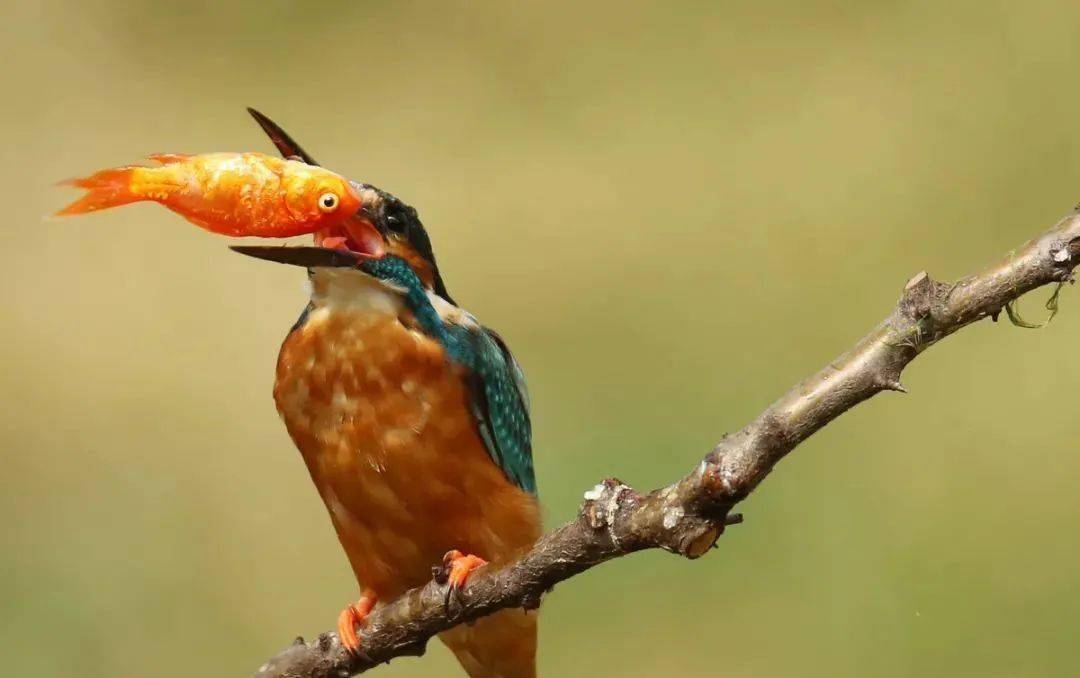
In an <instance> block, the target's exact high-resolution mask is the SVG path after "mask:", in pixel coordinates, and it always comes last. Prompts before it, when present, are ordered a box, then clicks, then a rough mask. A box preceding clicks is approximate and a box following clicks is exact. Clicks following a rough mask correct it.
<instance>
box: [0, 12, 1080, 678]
mask: <svg viewBox="0 0 1080 678" xmlns="http://www.w3.org/2000/svg"><path fill="white" fill-rule="evenodd" d="M0 11H2V12H3V13H4V15H6V16H4V17H3V19H4V20H3V21H2V23H0V25H2V28H0V32H2V34H3V40H2V41H0V57H2V58H3V61H4V67H3V69H2V73H0V78H2V79H3V82H2V83H0V84H2V91H3V92H4V97H3V105H2V106H0V122H2V124H3V129H4V134H3V144H0V153H2V154H3V159H4V162H3V164H2V166H0V180H2V181H0V186H2V189H0V190H2V191H3V209H4V213H5V214H4V225H3V227H2V228H0V246H2V248H3V252H4V255H5V256H4V262H5V265H4V277H5V279H6V287H7V293H6V294H5V295H4V297H3V301H2V303H0V332H2V336H3V337H4V350H3V353H2V355H3V369H2V371H0V389H2V391H0V393H2V399H3V403H2V404H3V406H2V407H0V427H2V428H0V434H2V438H0V447H2V451H0V453H2V454H3V460H2V462H3V466H2V469H3V470H2V471H0V511H2V515H3V542H2V544H0V609H2V610H3V615H2V616H0V654H2V656H3V663H4V672H5V674H6V675H10V676H69V675H80V676H109V677H124V676H147V675H154V676H189V675H221V676H226V675H230V676H234V675H247V674H248V673H250V672H251V671H252V670H254V669H255V668H256V667H257V666H258V665H259V664H260V663H261V661H262V660H263V659H265V658H266V657H268V656H269V655H270V654H272V653H274V652H275V651H277V650H278V649H280V648H281V647H283V646H284V645H285V644H287V643H288V642H289V640H290V639H291V638H292V637H293V636H294V635H296V634H303V635H305V636H309V635H311V634H313V633H316V632H319V631H322V630H325V629H328V628H330V627H331V626H332V623H333V621H334V619H335V618H336V614H337V612H338V610H339V609H340V608H341V606H342V605H343V604H345V603H346V602H347V601H348V600H349V599H350V598H353V597H354V595H355V591H356V587H355V583H354V581H353V580H352V577H351V574H350V572H349V570H348V567H347V565H346V562H345V558H344V557H343V555H342V553H341V552H340V549H339V547H338V545H337V543H336V540H335V538H334V536H333V534H332V532H331V529H330V525H329V521H328V519H327V518H326V516H325V515H324V508H323V506H322V505H321V503H320V501H319V499H318V497H317V495H316V493H315V492H314V491H313V488H312V487H311V484H310V481H309V479H308V477H307V473H306V472H305V469H304V467H303V465H302V463H301V460H300V457H299V455H298V454H297V453H296V451H295V450H294V449H293V447H292V444H291V443H290V441H289V439H288V437H287V436H286V434H285V431H284V428H283V426H282V425H281V423H280V422H279V421H278V417H277V414H276V413H275V411H274V407H273V403H272V401H271V397H270V389H271V383H272V379H273V365H274V360H275V357H276V355H277V350H278V346H279V343H280V341H281V339H282V337H283V336H284V334H285V332H286V330H287V329H288V327H289V326H290V324H291V323H292V322H293V320H294V319H295V318H296V316H297V315H298V313H299V311H300V309H301V307H302V306H303V304H304V296H303V295H304V293H303V276H302V275H301V274H300V273H299V272H298V271H295V270H288V269H286V268H284V267H280V266H271V265H268V264H264V263H260V262H256V261H253V260H250V259H246V258H244V257H239V256H236V255H234V254H232V253H230V252H229V251H227V249H226V244H227V243H226V241H225V240H223V239H221V238H218V237H215V236H211V235H208V234H206V233H203V232H200V231H199V230H198V229H196V228H194V227H191V226H189V225H187V224H186V223H184V222H183V221H182V220H180V219H179V218H177V217H176V216H175V215H172V214H170V213H168V212H167V211H166V210H163V209H161V208H159V207H157V206H153V205H138V206H133V207H128V208H124V209H120V210H116V211H112V212H106V213H102V214H99V215H92V216H89V217H85V218H81V219H77V220H75V219H73V220H45V219H43V215H46V214H48V213H50V212H52V211H54V210H56V209H57V208H59V207H61V206H62V205H64V204H66V202H68V201H70V200H71V199H73V198H74V196H75V194H74V192H72V191H70V190H67V189H60V188H56V187H55V186H54V182H55V181H56V180H58V179H62V178H65V177H67V176H71V175H75V174H80V173H85V172H87V171H89V170H93V169H97V168H101V167H106V166H110V165H116V164H123V163H127V162H131V161H134V160H137V159H138V158H140V157H142V156H145V155H146V154H147V153H151V152H161V151H179V152H205V151H218V150H261V151H267V152H269V151H270V150H271V149H270V146H269V144H268V142H267V140H266V139H265V138H264V137H263V135H262V133H261V132H260V131H259V130H258V128H257V127H256V126H255V125H254V123H253V122H252V121H251V120H250V119H248V117H247V115H246V113H245V112H244V106H248V105H252V106H257V107H259V108H261V109H262V110H263V111H265V112H266V113H268V114H270V115H271V116H272V117H274V118H275V119H277V120H278V121H279V122H281V123H282V124H283V125H284V126H285V127H286V129H288V130H290V131H291V132H292V133H293V134H294V135H295V136H296V137H297V138H298V139H299V140H300V141H301V142H302V143H303V144H304V145H305V146H306V147H307V148H308V149H309V150H310V151H311V152H312V153H313V154H314V155H315V156H316V157H317V158H319V159H320V160H321V161H322V162H324V163H325V164H326V165H328V166H329V167H331V168H333V169H336V170H338V171H341V172H342V173H345V174H347V175H349V176H351V177H354V178H357V179H362V180H366V181H371V182H373V183H376V184H378V185H380V186H383V187H385V188H387V189H389V190H392V191H393V192H395V193H397V194H398V195H400V196H402V197H403V198H404V199H406V200H407V201H409V202H411V203H412V204H414V205H416V206H417V207H418V208H419V209H420V212H421V215H422V216H423V218H424V221H425V222H426V224H427V225H428V227H429V229H430V231H431V233H432V236H433V239H434V241H435V246H436V250H437V252H438V255H439V260H440V262H441V264H442V266H443V269H444V272H445V275H446V276H447V279H448V281H449V285H450V288H451V290H452V291H453V292H454V295H455V296H456V297H457V298H458V300H459V301H461V302H462V303H463V305H464V306H466V307H467V308H469V309H470V310H471V311H473V312H474V313H476V314H477V315H478V316H479V317H480V318H482V319H483V320H484V321H485V322H486V323H488V324H491V325H493V326H495V327H497V328H498V329H499V330H500V331H501V332H502V333H503V334H504V335H505V336H506V337H507V339H508V341H509V342H510V344H511V345H512V346H513V348H514V350H515V352H516V353H517V355H518V357H519V358H520V360H521V362H522V363H523V364H524V366H525V369H526V372H527V374H528V377H529V383H530V386H531V388H532V392H533V403H534V421H535V426H536V450H537V468H538V471H539V481H540V487H541V495H542V498H543V500H544V503H545V506H546V520H547V522H548V524H549V525H554V524H556V523H559V522H561V521H564V520H566V519H568V518H570V517H571V516H572V515H573V513H574V511H575V509H576V506H577V505H578V503H579V501H580V498H581V494H582V492H583V491H584V490H585V489H587V488H589V487H591V486H592V485H593V484H594V483H595V482H596V481H597V480H598V479H600V478H601V477H603V476H605V475H617V476H619V477H620V478H622V479H623V480H625V481H627V482H629V483H631V484H633V485H634V486H636V487H640V488H642V489H645V488H650V487H655V486H657V485H660V484H663V483H666V482H668V481H669V480H671V479H673V478H674V477H676V476H677V475H678V474H681V473H682V472H684V471H685V470H686V469H688V468H689V467H690V466H691V465H692V464H693V463H694V462H695V461H696V460H697V459H698V458H699V457H700V456H701V455H702V454H703V453H704V452H705V451H707V450H708V449H709V447H710V445H711V444H712V443H713V442H714V441H715V440H716V439H717V438H718V437H719V436H720V434H722V433H723V432H725V431H731V430H734V429H736V428H738V427H740V426H742V425H743V424H744V423H745V422H746V421H747V420H749V419H750V418H751V417H753V416H754V415H755V414H756V413H757V412H759V411H760V410H761V408H763V407H764V406H765V405H767V404H768V403H769V402H770V401H771V400H772V399H774V398H775V397H777V396H779V395H780V394H781V393H782V392H783V391H784V390H785V389H787V388H788V387H789V386H790V385H792V384H793V383H794V382H796V381H797V380H799V379H801V378H803V377H805V376H807V375H808V374H810V373H811V372H813V371H815V370H816V369H818V368H819V367H821V366H822V365H824V364H825V363H826V362H827V361H829V360H830V359H832V358H833V357H835V356H836V355H837V354H838V353H840V352H841V351H843V350H845V349H846V348H847V347H848V346H849V345H851V344H852V342H853V341H854V340H855V339H857V338H858V337H859V336H860V335H861V334H862V333H864V332H865V331H866V330H868V329H869V328H870V327H871V326H872V325H873V324H874V323H876V322H877V321H878V320H879V319H880V318H881V317H882V316H883V315H884V314H885V313H886V312H887V311H888V310H889V308H890V307H891V305H892V304H893V303H894V301H895V300H896V298H897V296H898V295H899V292H900V290H901V288H902V286H903V284H904V282H905V281H906V280H907V279H908V277H909V276H910V275H912V274H913V273H915V272H917V271H919V270H921V269H926V270H928V271H929V272H930V273H931V274H932V275H934V276H937V277H941V278H953V277H956V276H959V275H962V274H965V273H967V272H970V271H972V270H973V269H975V268H978V267H981V266H983V265H985V264H988V263H990V262H991V261H994V260H996V259H997V258H998V257H1001V256H1002V255H1004V254H1005V253H1006V252H1008V251H1009V250H1010V249H1011V248H1013V247H1016V246H1017V245H1019V244H1020V243H1022V242H1023V241H1025V240H1026V239H1028V238H1029V237H1031V236H1033V235H1035V234H1037V233H1039V232H1040V231H1041V230H1043V229H1044V228H1046V227H1048V226H1050V225H1051V224H1052V223H1053V222H1055V221H1056V220H1057V219H1058V218H1059V217H1060V216H1061V215H1062V214H1064V213H1065V212H1066V211H1067V210H1068V209H1069V207H1070V206H1071V205H1073V204H1074V203H1076V202H1077V201H1078V200H1080V141H1078V139H1080V137H1078V130H1080V117H1078V114H1077V113H1078V111H1080V88H1078V87H1077V83H1078V73H1080V41H1078V40H1077V38H1078V35H1080V6H1077V5H1076V3H1072V2H1051V3H1047V2H1027V3H1018V2H985V1H982V2H956V3H948V6H943V4H942V3H936V2H864V3H845V2H811V3H805V2H795V1H792V0H788V1H785V2H779V3H756V4H755V3H731V2H728V3H715V2H714V3H700V4H698V3H692V4H671V3H656V4H652V5H636V4H632V3H631V4H628V3H623V2H601V3H591V4H589V5H588V6H584V7H583V6H582V4H581V3H577V2H567V3H560V4H555V3H540V2H529V3H513V4H512V5H510V4H504V3H498V2H488V3H447V2H444V3H438V4H435V3H412V2H348V3H344V2H320V3H306V2H303V3H302V2H295V3H286V2H267V1H263V2H251V3H243V4H242V3H218V2H209V1H188V2H183V3H138V2H135V3H132V2H119V1H115V2H107V1H104V0H89V1H88V0H80V1H74V0H72V1H69V2H59V1H55V0H52V1H48V2H37V3H7V4H6V5H5V6H4V8H3V10H0ZM1047 294H1048V291H1046V290H1041V291H1039V293H1038V294H1037V295H1033V296H1032V298H1029V299H1025V300H1024V304H1023V309H1024V310H1025V311H1026V313H1027V315H1029V316H1031V318H1032V319H1037V318H1039V317H1040V316H1041V315H1042V314H1043V313H1044V312H1043V311H1042V309H1041V303H1042V301H1044V300H1045V297H1046V295H1047ZM1036 296H1037V298H1036ZM1077 301H1078V300H1077V297H1076V295H1075V293H1074V292H1073V290H1066V293H1065V294H1064V295H1063V298H1062V306H1063V311H1062V314H1061V315H1060V316H1059V318H1058V319H1056V320H1055V321H1054V323H1053V324H1052V325H1051V326H1050V327H1049V328H1047V329H1045V330H1043V331H1037V332H1036V331H1028V330H1022V329H1017V328H1014V327H1012V326H1010V325H1009V324H1008V323H1000V324H997V325H994V324H991V323H989V322H986V323H982V324H980V325H979V326H977V327H974V328H972V329H970V330H967V331H965V332H963V333H962V334H961V335H959V336H957V337H955V338H953V339H950V340H949V341H947V342H944V343H943V344H942V345H941V346H940V347H936V348H934V349H933V350H932V351H930V352H929V353H928V354H927V355H926V356H924V357H923V358H922V359H920V360H919V361H918V362H917V363H916V364H915V365H914V366H913V367H912V368H911V369H910V370H909V371H908V373H907V374H906V377H905V382H906V383H907V385H908V387H909V388H910V389H911V392H912V394H911V395H909V396H900V395H896V394H886V395H883V396H880V397H878V398H876V399H874V400H873V401H871V402H869V403H868V404H866V405H864V406H862V407H860V408H859V409H858V410H857V411H855V412H852V413H851V414H849V415H848V416H845V417H843V418H842V419H841V420H840V421H838V422H836V423H835V424H834V425H832V426H829V427H828V428H827V429H825V430H824V431H822V432H821V433H819V434H818V435H817V436H815V437H814V438H813V439H811V440H810V441H809V442H807V443H806V444H805V445H803V446H802V447H800V448H799V449H798V451H797V452H796V453H795V454H793V455H792V456H791V458H789V459H788V460H787V461H785V462H784V463H783V464H782V465H781V466H780V467H779V468H778V469H777V471H776V472H775V473H774V474H773V476H772V477H770V478H769V480H768V481H767V482H766V483H765V485H764V486H763V488H762V489H761V491H760V492H759V493H757V494H755V495H754V496H753V497H751V499H750V500H749V501H747V502H746V503H745V504H744V506H743V510H744V511H745V512H746V515H747V522H746V524H745V525H744V526H741V527H739V528H737V529H733V530H731V531H730V532H729V534H728V535H726V536H725V537H724V538H723V539H722V540H721V542H720V544H719V546H720V548H719V550H717V551H715V552H713V553H712V554H710V555H709V556H708V557H707V558H705V559H703V560H700V561H698V562H695V563H690V562H687V561H684V560H681V559H679V558H676V557H673V556H670V555H666V554H662V553H647V554H641V555H636V556H634V557H630V558H625V559H623V560H620V561H617V562H614V563H611V564H608V565H605V566H603V567H601V568H598V569H596V570H593V571H591V572H589V573H586V574H585V575H583V576H580V577H577V578H575V579H573V580H572V581H569V582H567V583H565V584H563V585H560V586H559V587H558V589H557V590H556V591H555V592H554V593H553V594H552V595H551V596H550V597H549V598H548V600H547V602H546V604H545V606H544V610H543V625H542V632H541V636H542V641H541V653H540V664H541V669H542V672H543V673H544V674H545V675H547V676H594V675H612V676H614V675H620V676H655V675H679V676H699V675H700V676H705V675H724V676H791V675H801V676H865V675H877V676H911V675H970V676H1046V675H1075V673H1076V672H1077V670H1078V668H1080V660H1078V659H1077V656H1076V649H1075V641H1076V637H1077V635H1078V633H1080V568H1078V567H1077V564H1078V558H1080V535H1078V533H1077V530H1076V529H1075V526H1076V522H1077V518H1078V517H1080V515H1078V514H1080V510H1078V502H1077V499H1076V487H1077V485H1078V483H1080V457H1078V455H1077V454H1076V452H1077V442H1076V430H1075V422H1076V394H1077V385H1078V384H1080V357H1078V356H1077V353H1076V346H1077V345H1078V344H1077V342H1078V341H1080V305H1078V303H1077ZM456 671H457V669H456V668H455V667H454V666H453V664H452V660H451V658H450V655H449V653H448V652H447V651H446V650H445V649H444V648H442V646H441V645H439V644H437V643H432V645H431V647H430V651H429V653H428V656H427V657H425V658H423V659H419V660H417V659H406V660H400V661H397V662H394V663H393V664H392V665H390V666H389V667H385V668H381V669H379V671H378V674H377V675H382V676H388V677H389V676H396V677H399V678H404V677H406V676H427V675H444V674H445V675H454V674H455V672H456Z"/></svg>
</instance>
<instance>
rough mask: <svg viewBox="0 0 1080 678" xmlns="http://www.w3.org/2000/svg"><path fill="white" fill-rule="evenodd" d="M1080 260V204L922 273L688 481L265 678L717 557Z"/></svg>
mask: <svg viewBox="0 0 1080 678" xmlns="http://www.w3.org/2000/svg"><path fill="white" fill-rule="evenodd" d="M1077 264H1080V206H1078V207H1077V209H1074V210H1073V212H1072V213H1070V214H1069V215H1068V216H1067V217H1065V218H1064V219H1062V220H1061V221H1060V222H1059V223H1058V224H1057V225H1056V226H1055V227H1054V228H1052V229H1050V230H1049V231H1047V232H1046V233H1044V234H1043V235H1042V236H1040V237H1038V238H1037V239H1035V240H1032V241H1030V242H1028V243H1027V244H1026V245H1024V246H1022V247H1021V248H1019V249H1018V250H1016V251H1014V252H1012V253H1010V254H1009V255H1008V256H1007V257H1006V258H1005V259H1004V260H1002V261H1001V262H999V263H998V264H996V265H994V266H992V267H990V268H988V269H987V270H985V271H983V272H981V273H978V274H976V275H972V276H969V277H967V278H963V279H961V280H959V281H957V282H956V283H953V284H951V285H950V284H945V283H941V282H936V281H934V280H932V279H931V278H930V277H929V276H928V275H927V274H926V273H925V272H924V273H919V274H918V275H916V276H914V277H913V278H912V279H911V280H909V281H908V283H907V285H906V286H905V287H904V290H903V293H902V295H901V298H900V301H899V303H898V304H897V305H896V307H895V308H894V309H893V311H892V313H890V314H889V316H888V317H887V318H885V320H883V321H882V322H881V323H880V324H878V326H877V327H875V328H874V329H873V330H872V331H871V332H870V333H869V334H867V335H866V336H865V337H863V338H862V339H861V340H860V341H859V342H858V344H856V345H855V347H854V348H852V349H851V350H850V351H848V352H847V353H845V354H844V355H842V356H840V357H839V358H837V359H836V360H834V361H833V362H831V363H830V364H829V365H827V366H826V367H825V368H824V369H823V370H821V371H820V372H818V373H817V374H815V375H814V376H812V377H810V378H809V379H807V380H805V381H803V382H802V383H800V384H798V385H796V386H795V387H794V388H792V389H791V390H790V391H788V392H787V393H786V394H784V395H783V396H782V397H781V398H780V399H779V400H777V401H776V402H775V403H773V404H772V405H771V406H769V408H768V409H766V410H765V411H764V412H762V413H761V414H760V415H759V416H758V417H757V419H755V420H754V421H752V422H751V423H750V424H748V425H747V426H746V427H745V428H743V429H742V430H740V431H738V432H737V433H733V434H731V435H727V436H725V437H724V438H723V439H722V440H721V441H720V442H719V443H718V444H717V445H716V447H715V448H714V449H713V450H712V451H711V452H709V454H707V455H706V456H705V458H704V459H702V460H701V461H700V462H699V463H698V464H697V465H696V466H695V467H694V469H693V470H692V471H690V473H689V474H688V475H686V476H685V477H683V478H681V479H679V480H678V481H676V482H674V483H672V484H671V485H668V486H667V487H664V488H661V489H658V490H653V491H652V492H649V493H647V494H640V493H638V492H636V491H634V490H633V489H631V488H630V487H628V486H626V485H625V484H623V483H621V482H620V481H618V480H615V479H613V478H609V479H607V480H604V481H603V482H602V483H600V484H599V485H597V486H596V487H594V488H593V489H591V490H589V491H588V492H586V493H585V502H584V503H583V504H582V506H581V509H580V511H579V513H578V517H577V519H575V520H574V521H572V522H569V523H567V524H565V525H563V526H562V527H559V528H558V529H555V530H553V531H551V532H549V533H547V534H545V535H544V536H543V537H541V538H540V540H539V541H538V542H537V543H536V545H535V546H534V547H533V548H532V550H531V551H529V552H528V553H525V554H524V555H522V556H521V557H520V558H518V559H517V560H515V561H514V562H512V563H510V564H508V565H506V566H505V567H502V568H501V569H499V570H496V571H485V570H486V568H485V570H479V571H477V573H476V575H474V577H473V578H471V579H470V580H469V584H468V586H467V587H466V589H465V590H464V591H463V592H462V595H461V596H460V598H459V599H457V602H454V603H452V604H450V605H449V607H447V606H446V604H445V593H446V589H445V587H444V586H442V585H439V584H437V583H436V582H434V581H432V582H430V583H428V584H427V585H426V586H424V587H422V588H418V589H413V590H412V591H409V592H408V593H406V594H404V595H403V596H401V597H400V598H398V599H396V600H393V601H390V602H389V603H388V604H386V605H383V606H381V607H379V608H378V609H377V610H375V611H374V612H373V613H372V614H371V615H370V616H369V617H368V619H367V621H366V623H365V625H364V627H363V629H362V635H361V645H362V649H363V654H362V655H350V654H349V653H347V652H346V651H345V650H344V649H343V648H342V647H341V645H340V643H339V642H338V639H337V636H336V635H335V634H333V633H324V634H322V635H320V636H318V637H317V638H316V639H314V640H313V641H311V642H304V641H303V639H301V638H297V640H296V642H295V643H294V644H293V645H291V646H290V647H288V648H286V649H285V650H283V651H282V652H281V653H279V654H278V655H276V656H275V657H273V658H272V659H270V660H269V661H268V662H267V663H266V664H264V665H263V666H262V667H260V668H259V670H258V672H257V673H256V676H258V677H259V678H269V677H271V676H272V677H275V678H286V677H289V678H331V677H333V678H344V677H345V676H349V675H353V674H356V673H360V672H363V671H366V670H367V669H370V668H372V667H375V666H377V665H379V664H381V663H383V662H387V661H389V660H391V659H393V658H394V657H399V656H403V655H419V654H422V653H423V652H424V649H425V647H426V645H427V641H428V639H430V638H431V637H432V636H433V635H435V634H437V633H439V632H440V631H443V630H446V629H448V628H451V627H453V626H456V625H457V624H461V623H464V622H468V621H470V620H473V619H477V618H479V617H482V616H484V615H487V614H490V613H492V612H494V611H496V610H499V609H502V608H508V607H524V608H529V609H532V608H536V607H538V606H539V605H540V601H541V598H542V597H543V595H544V594H545V593H546V592H547V591H550V590H551V588H552V587H553V586H554V585H555V584H557V583H558V582H560V581H563V580H564V579H569V578H570V577H572V576H574V575H575V574H578V573H579V572H582V571H584V570H587V569H589V568H590V567H593V566H594V565H598V564H599V563H602V562H604V561H606V560H610V559H612V558H617V557H619V556H623V555H626V554H628V553H633V552H634V551H640V550H642V549H650V548H662V549H665V550H667V551H671V552H673V553H678V554H681V555H683V556H686V557H688V558H697V557H699V556H701V555H702V554H704V553H705V552H707V551H708V550H709V548H710V547H711V546H712V545H713V544H714V542H715V541H716V539H717V538H718V537H719V536H720V535H721V534H722V533H723V531H724V527H725V526H726V525H730V524H733V523H736V522H740V519H741V517H740V516H738V514H733V513H731V509H732V507H734V506H735V504H737V503H738V502H739V501H741V500H742V499H744V498H745V497H746V496H747V495H748V494H749V493H750V492H751V491H752V490H753V489H754V488H755V487H757V486H758V484H759V483H760V482H761V481H762V480H763V479H764V478H765V476H766V475H768V473H769V471H771V470H772V468H773V467H774V466H775V465H776V463H777V462H779V461H780V460H781V459H783V457H784V456H785V455H786V454H787V453H788V452H790V451H791V450H792V449H794V448H795V446H796V445H798V444H799V443H801V442H802V441H804V440H806V439H807V438H808V437H809V436H810V435H811V434H813V433H814V432H815V431H817V430H818V429H820V428H821V427H823V426H825V425H826V424H828V423H829V422H831V421H832V420H833V419H835V418H836V417H838V416H840V415H841V414H843V413H844V412H845V411H847V410H848V409H850V408H852V407H854V406H855V405H857V404H859V403H860V402H862V401H864V400H866V399H867V398H870V397H871V396H874V395H876V394H878V393H880V392H881V391H886V390H893V391H903V390H904V388H903V386H901V384H900V373H901V372H902V371H903V369H904V368H905V367H906V366H907V365H908V363H910V362H911V361H912V360H914V359H915V357H916V356H918V355H919V354H920V353H921V352H922V351H924V350H925V349H927V348H929V347H930V346H932V345H934V344H935V343H937V342H938V341H939V340H941V339H943V338H945V337H947V336H948V335H950V334H952V333H953V332H955V331H957V330H959V329H961V328H962V327H966V326H967V325H970V324H971V323H973V322H975V321H977V320H981V319H983V318H986V317H988V316H990V317H993V318H994V319H995V320H996V319H997V316H998V314H999V313H1000V312H1001V311H1002V310H1003V309H1004V308H1005V306H1006V305H1007V304H1010V303H1011V302H1013V301H1014V300H1016V299H1017V298H1018V297H1020V296H1021V295H1022V294H1024V293H1026V292H1029V291H1031V290H1033V289H1035V288H1037V287H1041V286H1043V285H1048V284H1051V283H1063V282H1066V281H1068V282H1072V270H1073V268H1074V267H1075V266H1076V265H1077Z"/></svg>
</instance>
